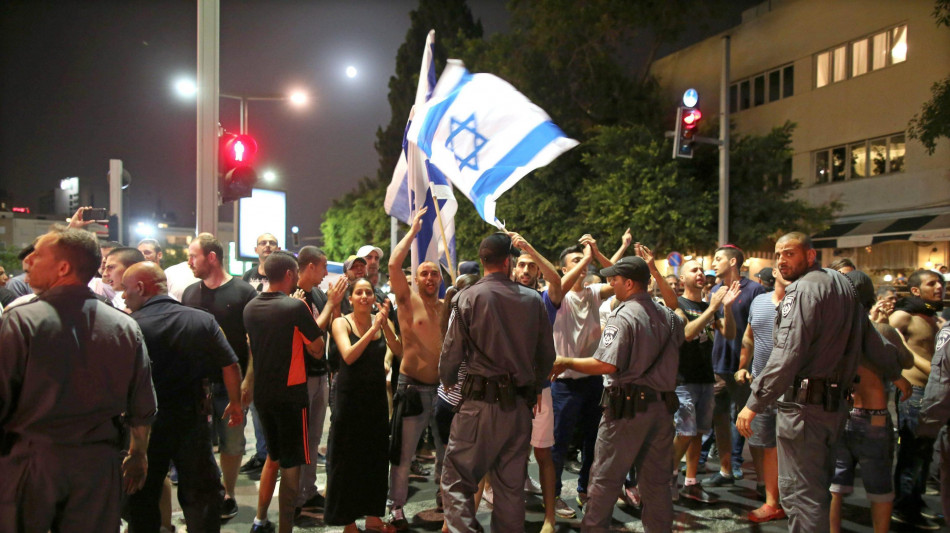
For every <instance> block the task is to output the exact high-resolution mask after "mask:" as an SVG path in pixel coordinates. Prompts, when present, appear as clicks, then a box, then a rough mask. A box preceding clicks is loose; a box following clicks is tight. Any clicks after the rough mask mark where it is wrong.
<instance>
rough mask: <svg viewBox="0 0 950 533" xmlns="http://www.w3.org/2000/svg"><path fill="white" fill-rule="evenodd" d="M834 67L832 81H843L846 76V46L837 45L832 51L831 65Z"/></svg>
mask: <svg viewBox="0 0 950 533" xmlns="http://www.w3.org/2000/svg"><path fill="white" fill-rule="evenodd" d="M832 68H833V69H834V78H833V79H834V81H835V83H838V82H839V81H844V80H845V79H847V77H848V47H847V46H839V47H838V48H835V51H834V63H833V65H832Z"/></svg>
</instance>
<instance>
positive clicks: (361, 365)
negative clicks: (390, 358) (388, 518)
mask: <svg viewBox="0 0 950 533" xmlns="http://www.w3.org/2000/svg"><path fill="white" fill-rule="evenodd" d="M349 301H350V303H351V304H352V305H353V312H352V313H350V314H348V315H345V316H342V317H340V318H337V319H336V320H334V321H333V326H332V327H333V340H334V341H336V345H337V347H338V348H339V350H340V356H341V360H342V364H341V365H340V371H339V375H338V376H337V378H336V379H337V381H336V386H337V392H336V403H335V404H334V408H333V411H332V414H331V418H330V439H329V448H328V450H327V499H326V511H325V512H324V521H325V522H326V523H327V524H329V525H345V526H346V528H345V529H344V532H345V533H355V532H358V531H359V530H358V529H357V527H356V519H357V518H360V517H363V516H365V517H366V530H367V531H392V526H390V525H389V524H386V523H384V522H383V521H382V520H380V518H379V517H380V516H382V515H383V514H384V513H385V511H386V495H387V492H388V483H389V460H388V447H389V406H388V403H387V399H386V369H385V368H384V360H385V358H386V347H387V346H389V349H390V350H392V351H393V353H394V354H395V355H397V356H399V355H401V354H402V344H401V342H400V341H399V339H398V338H397V337H396V334H395V332H394V331H393V326H392V323H391V322H390V321H389V320H388V319H387V316H388V312H389V301H388V300H387V301H385V303H383V305H382V306H381V308H380V310H379V312H378V313H376V315H375V316H373V315H372V314H371V312H372V309H373V305H374V304H375V303H376V295H375V294H374V293H373V285H372V284H371V283H370V282H369V281H368V280H366V279H365V278H361V279H359V280H357V281H356V282H355V283H354V284H353V286H352V287H351V288H350V295H349Z"/></svg>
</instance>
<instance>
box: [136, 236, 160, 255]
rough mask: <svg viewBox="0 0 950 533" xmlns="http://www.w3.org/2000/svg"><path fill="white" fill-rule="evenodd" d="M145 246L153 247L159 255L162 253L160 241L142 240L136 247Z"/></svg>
mask: <svg viewBox="0 0 950 533" xmlns="http://www.w3.org/2000/svg"><path fill="white" fill-rule="evenodd" d="M143 244H149V245H151V246H152V247H153V248H155V253H159V252H161V251H162V245H161V244H159V243H158V241H156V240H155V239H142V240H140V241H139V243H138V245H137V246H136V247H138V246H142V245H143Z"/></svg>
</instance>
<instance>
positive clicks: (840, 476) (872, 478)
mask: <svg viewBox="0 0 950 533" xmlns="http://www.w3.org/2000/svg"><path fill="white" fill-rule="evenodd" d="M845 275H846V276H847V277H848V278H849V279H850V280H851V282H852V283H853V284H854V288H855V289H856V290H857V293H858V299H859V300H860V301H861V304H862V305H863V306H864V308H865V309H867V310H868V312H869V314H870V316H871V317H872V318H873V319H874V322H873V324H874V327H875V329H877V331H878V333H880V334H881V336H883V337H884V338H885V339H887V341H888V342H890V343H891V345H892V346H893V347H894V348H896V350H895V351H894V355H895V356H896V357H894V358H893V364H892V365H890V368H877V367H876V366H875V365H873V364H871V363H870V362H868V360H867V358H866V357H864V358H862V360H861V365H860V366H859V367H858V372H857V375H858V378H859V379H858V380H857V382H856V383H855V384H854V392H853V393H852V398H853V401H854V403H853V406H852V408H851V412H850V413H849V414H848V422H847V423H846V425H845V428H844V432H843V433H842V434H841V437H840V438H839V439H838V444H837V447H836V450H835V474H834V477H832V478H831V489H830V490H831V524H830V525H831V531H832V532H833V533H838V532H839V531H841V506H842V503H843V497H844V496H845V495H847V494H850V493H851V492H852V491H853V490H854V477H855V476H854V473H855V467H857V466H858V465H860V466H861V478H862V480H863V482H864V489H865V491H866V492H867V498H868V500H869V501H870V502H871V522H872V524H873V526H874V531H875V532H876V533H884V532H886V531H889V530H890V525H891V510H892V508H893V503H894V488H893V480H892V479H891V466H892V463H893V457H894V429H893V427H894V426H893V423H892V422H891V415H890V413H889V412H888V410H887V388H886V387H885V383H886V381H885V379H884V375H886V374H890V375H899V374H900V371H901V370H902V369H909V368H911V367H912V366H913V360H914V358H913V355H911V353H910V352H909V351H908V350H907V348H906V347H905V346H904V343H903V341H902V340H901V336H900V335H899V334H898V333H897V330H895V329H894V328H893V327H891V326H890V325H889V324H888V323H887V313H882V312H881V308H882V307H884V306H886V304H887V302H886V301H884V300H877V302H875V299H874V298H875V297H874V285H873V284H872V283H871V278H869V277H868V276H867V274H865V273H864V272H861V271H859V270H851V271H849V272H848V273H846V274H845ZM894 384H895V385H896V386H897V387H898V389H900V398H901V399H902V400H903V401H907V399H908V398H910V383H909V382H908V381H907V380H906V379H905V378H903V377H899V378H897V380H896V381H894Z"/></svg>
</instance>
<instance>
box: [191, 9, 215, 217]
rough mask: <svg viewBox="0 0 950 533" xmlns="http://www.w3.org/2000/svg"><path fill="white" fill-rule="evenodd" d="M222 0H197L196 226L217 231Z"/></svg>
mask: <svg viewBox="0 0 950 533" xmlns="http://www.w3.org/2000/svg"><path fill="white" fill-rule="evenodd" d="M220 15H221V5H220V2H219V0H198V95H197V96H198V146H197V156H198V157H197V159H198V168H197V172H196V174H197V176H196V178H197V200H196V202H195V230H196V231H197V233H202V232H210V233H213V234H215V235H217V232H218V179H217V176H218V68H219V56H218V52H219V46H218V42H219V28H220Z"/></svg>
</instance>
